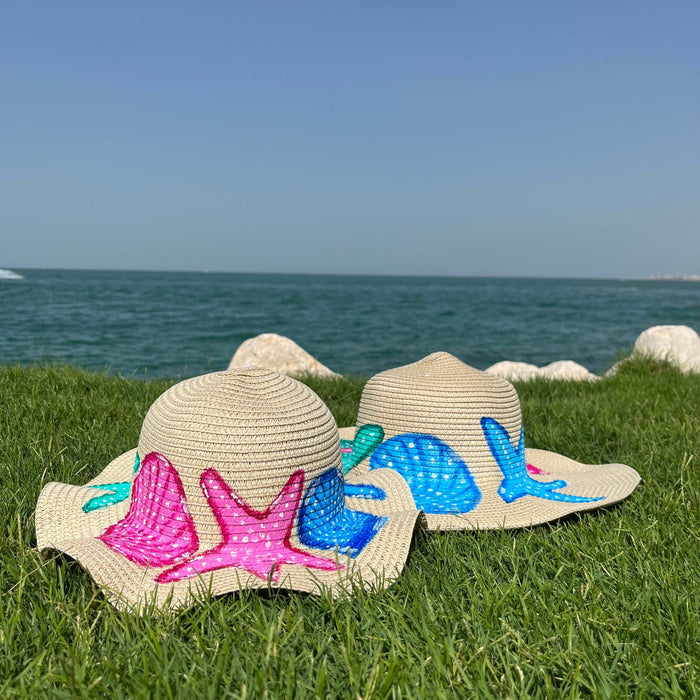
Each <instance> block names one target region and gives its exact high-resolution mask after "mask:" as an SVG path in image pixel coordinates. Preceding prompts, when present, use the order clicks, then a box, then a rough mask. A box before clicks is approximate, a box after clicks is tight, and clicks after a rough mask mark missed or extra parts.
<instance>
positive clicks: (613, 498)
mask: <svg viewBox="0 0 700 700" xmlns="http://www.w3.org/2000/svg"><path fill="white" fill-rule="evenodd" d="M355 431H356V429H355V427H348V428H341V429H340V437H341V439H343V440H353V439H354V437H355ZM525 459H526V461H527V463H528V464H530V465H532V466H534V467H536V468H537V469H538V470H539V471H541V472H542V473H541V474H536V473H535V474H531V475H530V478H532V479H533V480H535V481H540V482H549V481H553V480H559V479H561V480H563V481H565V482H566V486H565V487H563V488H561V489H557V491H558V493H561V494H569V495H572V496H576V497H583V498H590V499H596V500H590V501H587V502H573V503H572V502H566V501H553V500H549V499H545V498H542V497H539V496H531V495H526V496H523V497H521V498H518V499H517V500H515V501H513V502H512V503H507V502H505V501H504V500H503V499H502V498H501V497H500V496H499V494H498V489H499V485H500V481H501V479H500V477H498V475H497V474H494V477H495V478H494V479H492V480H491V481H490V482H488V483H487V484H483V483H480V484H479V486H480V489H481V499H480V501H479V503H478V505H477V506H476V508H474V509H473V510H471V511H470V512H468V513H454V514H451V513H426V514H425V523H426V526H427V528H428V529H429V530H438V529H439V530H489V529H495V528H522V527H528V526H530V525H538V524H541V523H546V522H550V521H552V520H558V519H559V518H563V517H565V516H567V515H571V514H572V513H577V512H581V511H586V510H593V509H596V508H601V507H605V506H609V505H612V504H614V503H617V502H619V501H621V500H623V499H624V498H626V497H627V496H629V495H630V494H631V493H632V491H634V489H635V488H636V486H637V485H638V484H639V482H640V476H639V474H638V473H637V472H636V471H635V470H634V469H632V468H631V467H628V466H627V465H625V464H597V465H593V464H582V463H580V462H577V461H575V460H573V459H570V458H568V457H565V456H564V455H560V454H557V453H556V452H548V451H546V450H537V449H528V448H526V449H525ZM380 471H381V472H384V471H387V469H386V468H383V469H373V470H370V461H369V456H368V457H367V458H365V459H364V460H363V461H362V462H360V463H359V464H358V465H357V466H355V467H354V468H353V469H352V470H351V471H350V472H349V473H348V475H347V476H346V479H348V477H350V480H351V481H352V482H353V483H359V482H361V481H362V477H365V478H372V475H373V474H375V473H378V472H380ZM485 486H486V487H487V488H485ZM408 499H410V503H413V507H414V508H415V507H416V506H415V503H414V501H413V498H412V497H411V493H410V489H409V488H408V485H406V489H405V490H404V491H402V492H401V493H397V494H396V495H394V496H391V495H388V497H387V498H386V499H384V500H381V501H380V500H376V501H371V500H367V503H366V505H365V508H364V509H365V510H366V511H367V512H370V513H374V514H383V513H384V512H388V511H390V510H391V509H394V508H401V509H405V508H407V507H409V501H408Z"/></svg>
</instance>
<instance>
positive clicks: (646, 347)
mask: <svg viewBox="0 0 700 700" xmlns="http://www.w3.org/2000/svg"><path fill="white" fill-rule="evenodd" d="M632 354H633V355H638V356H642V357H650V358H652V359H654V360H663V361H666V362H670V363H671V364H672V365H675V366H676V367H678V369H680V370H681V372H686V373H688V372H700V337H698V334H697V333H696V332H695V331H694V330H693V329H692V328H689V327H688V326H652V327H651V328H647V329H646V330H645V331H644V332H643V333H640V334H639V336H638V337H637V340H636V341H635V342H634V350H633V352H632Z"/></svg>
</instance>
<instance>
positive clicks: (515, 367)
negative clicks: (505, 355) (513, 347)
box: [486, 360, 539, 382]
mask: <svg viewBox="0 0 700 700" xmlns="http://www.w3.org/2000/svg"><path fill="white" fill-rule="evenodd" d="M486 372H488V373H489V374H495V375H496V376H498V377H503V379H507V380H508V381H509V382H527V381H529V380H530V379H534V378H535V377H536V376H537V374H538V372H539V369H538V368H537V367H536V366H535V365H529V364H528V363H527V362H510V361H508V360H504V361H503V362H497V363H496V364H495V365H491V367H489V368H488V369H487V370H486Z"/></svg>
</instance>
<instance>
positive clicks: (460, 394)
mask: <svg viewBox="0 0 700 700" xmlns="http://www.w3.org/2000/svg"><path fill="white" fill-rule="evenodd" d="M340 435H341V438H343V440H342V443H343V451H344V453H345V454H344V455H343V457H344V462H345V465H344V467H345V469H346V470H349V476H350V475H351V476H352V477H353V479H357V478H358V477H359V475H364V476H365V477H371V475H372V474H373V473H374V471H375V470H378V469H381V471H382V472H384V471H385V470H386V469H387V468H388V469H393V470H394V471H396V472H397V473H399V474H401V475H402V476H403V478H404V479H405V481H406V484H407V488H406V489H405V490H404V495H403V496H402V497H401V498H402V500H400V501H399V502H392V501H391V500H390V499H388V498H385V499H383V500H381V501H376V502H374V503H371V502H370V503H367V504H366V505H365V508H366V509H368V510H370V511H371V512H373V513H383V512H388V510H387V509H388V508H406V507H408V506H411V505H413V506H414V507H415V508H418V509H421V510H422V511H423V512H424V513H425V515H426V522H427V525H428V528H429V529H438V528H439V529H443V530H456V529H489V528H497V527H506V528H512V527H526V526H528V525H535V524H537V523H543V522H547V521H549V520H554V519H556V518H560V517H562V516H564V515H568V514H569V513H574V512H576V511H581V510H589V509H592V508H598V507H600V506H607V505H609V504H611V503H615V502H616V501H620V500H622V499H623V498H625V497H626V496H628V495H629V494H630V493H631V492H632V491H633V490H634V488H635V487H636V486H637V484H638V483H639V474H637V472H636V471H635V470H634V469H632V468H630V467H627V466H625V465H624V464H605V465H587V464H580V463H578V462H576V461H574V460H572V459H568V458H567V457H563V456H562V455H559V454H556V453H554V452H546V451H544V450H531V449H525V447H524V438H523V431H522V417H521V413H520V403H519V402H518V395H517V393H516V391H515V389H514V388H513V387H512V386H511V385H510V384H509V383H508V382H507V381H505V379H501V378H500V377H496V376H493V375H490V374H486V373H485V372H481V371H479V370H477V369H474V368H473V367H469V366H468V365H465V364H464V363H463V362H461V361H460V360H458V359H457V358H456V357H453V356H452V355H449V354H448V353H445V352H437V353H434V354H432V355H429V356H428V357H426V358H424V359H422V360H420V361H419V362H415V363H413V364H410V365H406V366H405V367H399V368H397V369H391V370H388V371H386V372H381V373H380V374H377V375H376V376H374V377H372V378H371V379H370V380H369V381H368V382H367V384H366V386H365V388H364V391H363V392H362V399H361V400H360V408H359V412H358V416H357V426H356V428H343V429H341V431H340Z"/></svg>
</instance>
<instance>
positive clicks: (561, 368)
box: [539, 360, 600, 382]
mask: <svg viewBox="0 0 700 700" xmlns="http://www.w3.org/2000/svg"><path fill="white" fill-rule="evenodd" d="M539 376H540V377H544V378H545V379H564V380H567V381H574V382H594V381H596V379H600V377H598V376H596V375H595V374H593V373H592V372H589V371H588V370H587V369H586V368H585V367H584V366H583V365H580V364H579V363H578V362H572V361H571V360H557V361H556V362H550V364H548V365H545V366H544V367H540V371H539Z"/></svg>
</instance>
